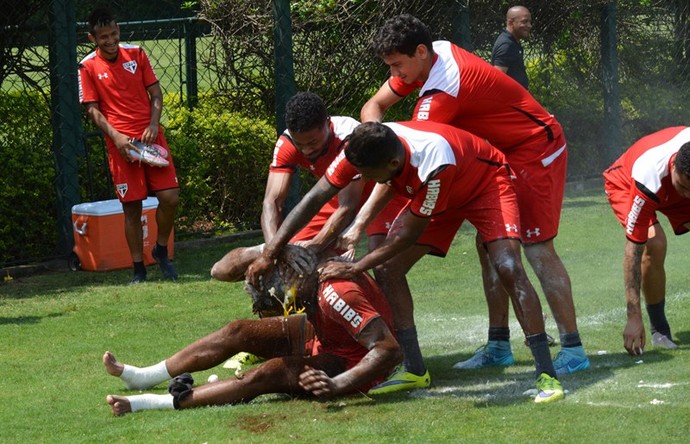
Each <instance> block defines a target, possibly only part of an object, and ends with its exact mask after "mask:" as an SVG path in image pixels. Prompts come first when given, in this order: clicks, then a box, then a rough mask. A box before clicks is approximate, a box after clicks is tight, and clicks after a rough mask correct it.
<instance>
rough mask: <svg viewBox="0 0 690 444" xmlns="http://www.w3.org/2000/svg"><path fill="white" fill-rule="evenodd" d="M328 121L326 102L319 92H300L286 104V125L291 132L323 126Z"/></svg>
mask: <svg viewBox="0 0 690 444" xmlns="http://www.w3.org/2000/svg"><path fill="white" fill-rule="evenodd" d="M326 121H328V111H327V110H326V104H325V103H323V99H321V97H320V96H319V95H318V94H314V93H312V92H298V93H297V94H295V95H294V96H292V97H291V98H290V100H288V103H287V105H286V106H285V125H286V126H287V129H288V130H289V131H290V132H291V133H303V132H305V131H311V130H313V129H315V128H321V127H323V126H324V125H325V124H326Z"/></svg>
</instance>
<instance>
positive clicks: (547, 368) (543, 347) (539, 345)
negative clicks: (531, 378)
mask: <svg viewBox="0 0 690 444" xmlns="http://www.w3.org/2000/svg"><path fill="white" fill-rule="evenodd" d="M527 342H528V343H529V348H530V350H531V351H532V356H534V365H535V367H536V368H537V378H539V376H540V375H541V374H542V373H546V374H547V375H549V376H551V377H552V378H555V377H556V369H554V368H553V361H552V360H551V352H550V351H549V341H548V339H546V333H539V334H536V335H532V336H527Z"/></svg>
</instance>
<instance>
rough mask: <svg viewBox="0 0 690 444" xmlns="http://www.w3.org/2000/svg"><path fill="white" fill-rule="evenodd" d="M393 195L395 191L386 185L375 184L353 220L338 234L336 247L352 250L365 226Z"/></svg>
mask: <svg viewBox="0 0 690 444" xmlns="http://www.w3.org/2000/svg"><path fill="white" fill-rule="evenodd" d="M394 195H395V192H394V191H393V189H392V188H391V187H389V186H388V185H385V184H380V183H379V184H376V186H375V187H374V189H373V190H372V192H371V195H370V196H369V198H368V199H367V201H366V202H365V203H364V205H362V208H360V209H359V212H358V213H357V217H355V220H354V221H353V222H352V224H351V225H350V226H349V227H348V228H347V230H345V232H343V233H342V234H341V235H340V236H338V243H337V247H338V248H340V249H342V250H346V251H350V250H354V248H355V247H357V243H358V242H359V239H360V238H361V237H362V235H363V234H364V232H365V230H366V228H367V227H368V226H369V224H371V222H372V221H373V220H374V218H376V216H377V215H378V214H379V213H380V212H381V210H382V209H383V208H384V207H385V206H386V204H387V203H388V202H390V201H391V199H392V198H393V196H394Z"/></svg>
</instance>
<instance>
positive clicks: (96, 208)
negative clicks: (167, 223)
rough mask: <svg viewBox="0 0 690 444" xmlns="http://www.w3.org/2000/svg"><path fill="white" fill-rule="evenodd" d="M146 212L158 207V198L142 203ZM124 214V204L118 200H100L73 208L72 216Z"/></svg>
mask: <svg viewBox="0 0 690 444" xmlns="http://www.w3.org/2000/svg"><path fill="white" fill-rule="evenodd" d="M142 207H143V209H144V210H146V209H149V208H157V207H158V199H157V198H156V197H148V198H146V199H144V201H143V202H142ZM119 213H122V204H121V203H120V201H119V200H118V199H110V200H100V201H97V202H84V203H80V204H77V205H74V206H73V207H72V214H83V215H88V216H107V215H111V214H119Z"/></svg>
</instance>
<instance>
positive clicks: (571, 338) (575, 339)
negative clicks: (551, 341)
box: [561, 330, 582, 348]
mask: <svg viewBox="0 0 690 444" xmlns="http://www.w3.org/2000/svg"><path fill="white" fill-rule="evenodd" d="M581 346H582V340H581V339H580V333H578V332H577V330H575V331H574V332H572V333H561V347H563V348H569V347H581Z"/></svg>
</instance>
